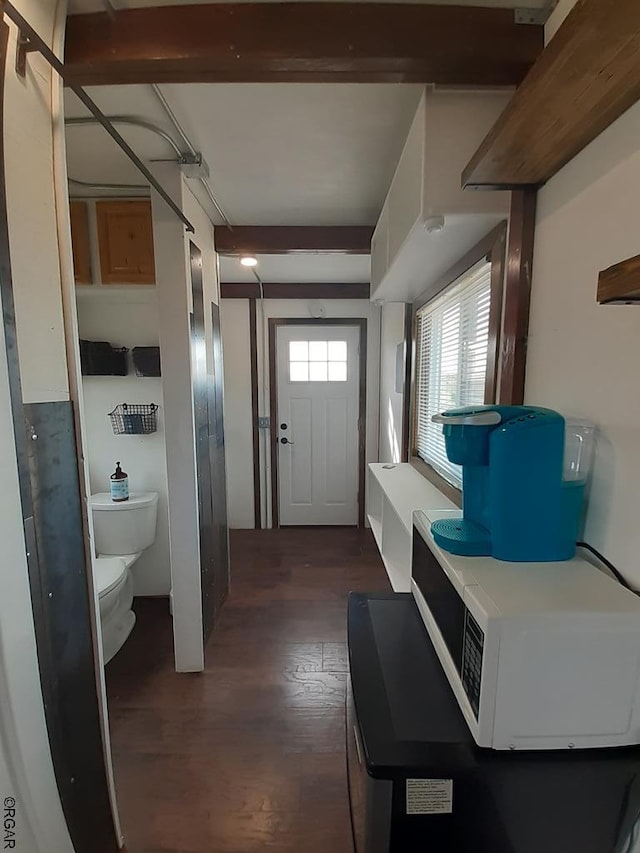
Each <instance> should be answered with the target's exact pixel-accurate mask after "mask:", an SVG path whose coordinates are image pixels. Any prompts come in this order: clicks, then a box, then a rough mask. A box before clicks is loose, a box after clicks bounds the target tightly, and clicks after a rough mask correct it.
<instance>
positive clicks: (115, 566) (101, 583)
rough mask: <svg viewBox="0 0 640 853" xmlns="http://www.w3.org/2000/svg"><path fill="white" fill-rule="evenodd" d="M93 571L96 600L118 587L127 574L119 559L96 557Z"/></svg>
mask: <svg viewBox="0 0 640 853" xmlns="http://www.w3.org/2000/svg"><path fill="white" fill-rule="evenodd" d="M95 571H96V585H97V587H98V598H101V597H102V596H103V595H106V594H107V593H108V592H111V590H112V589H113V588H114V587H116V586H118V584H119V583H120V581H121V580H122V579H123V578H124V576H125V575H126V573H127V567H126V564H125V562H124V560H121V559H120V557H97V558H96V560H95Z"/></svg>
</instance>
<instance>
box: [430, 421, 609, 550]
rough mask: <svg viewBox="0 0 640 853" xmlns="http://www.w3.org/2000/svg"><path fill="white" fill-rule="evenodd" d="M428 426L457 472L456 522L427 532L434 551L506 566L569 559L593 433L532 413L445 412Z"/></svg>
mask: <svg viewBox="0 0 640 853" xmlns="http://www.w3.org/2000/svg"><path fill="white" fill-rule="evenodd" d="M432 420H433V421H434V422H435V423H438V424H442V431H443V433H444V440H445V445H446V449H447V456H448V457H449V459H450V461H451V462H454V463H456V464H458V465H462V511H463V517H462V518H461V519H441V520H439V521H434V522H433V524H432V525H431V532H432V534H433V538H434V540H435V541H436V543H437V544H438V545H439V546H440V547H441V548H444V549H445V550H446V551H449V552H451V553H452V554H461V555H464V556H491V557H495V558H496V559H498V560H510V561H513V562H546V561H551V560H568V559H570V558H571V557H573V555H574V553H575V549H576V541H577V538H578V532H579V528H580V522H581V516H582V505H583V498H584V487H585V481H586V479H587V476H588V473H589V467H590V463H591V456H592V450H593V441H594V428H593V426H591V425H587V424H585V423H574V422H569V423H565V419H564V418H563V417H562V415H559V414H558V413H557V412H554V411H552V410H551V409H541V408H537V407H533V406H478V407H475V408H462V409H451V410H450V411H447V412H443V413H442V414H440V415H434V416H433V418H432Z"/></svg>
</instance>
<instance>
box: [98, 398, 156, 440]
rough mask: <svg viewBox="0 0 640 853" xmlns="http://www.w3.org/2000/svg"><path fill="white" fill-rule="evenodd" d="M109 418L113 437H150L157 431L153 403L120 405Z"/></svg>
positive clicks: (154, 405)
mask: <svg viewBox="0 0 640 853" xmlns="http://www.w3.org/2000/svg"><path fill="white" fill-rule="evenodd" d="M109 417H110V418H111V426H112V428H113V434H114V435H150V434H151V433H152V432H156V430H157V429H158V407H157V406H156V404H155V403H139V404H138V403H120V405H118V406H116V407H115V409H114V410H113V411H112V412H109Z"/></svg>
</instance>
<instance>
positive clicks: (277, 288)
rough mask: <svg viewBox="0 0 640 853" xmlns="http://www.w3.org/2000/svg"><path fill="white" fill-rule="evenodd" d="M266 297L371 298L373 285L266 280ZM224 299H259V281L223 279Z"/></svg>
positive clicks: (264, 291) (222, 294) (221, 291)
mask: <svg viewBox="0 0 640 853" xmlns="http://www.w3.org/2000/svg"><path fill="white" fill-rule="evenodd" d="M262 295H263V297H264V299H369V298H370V295H371V285H369V284H368V283H353V282H346V283H344V284H340V283H335V282H327V283H319V284H310V283H308V282H304V283H301V284H295V283H292V282H284V283H277V282H265V283H264V284H263V285H262ZM220 296H221V297H222V298H223V299H259V298H260V285H259V284H258V282H257V281H256V282H233V281H223V282H222V284H221V285H220Z"/></svg>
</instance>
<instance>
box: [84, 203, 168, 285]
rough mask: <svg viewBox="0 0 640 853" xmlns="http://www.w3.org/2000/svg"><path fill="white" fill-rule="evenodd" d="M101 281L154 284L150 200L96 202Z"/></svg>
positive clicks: (105, 282)
mask: <svg viewBox="0 0 640 853" xmlns="http://www.w3.org/2000/svg"><path fill="white" fill-rule="evenodd" d="M96 216H97V221H98V245H99V247H100V267H101V272H102V283H103V284H155V280H156V271H155V263H154V258H153V224H152V218H151V202H150V201H147V200H146V199H136V200H135V201H98V202H96Z"/></svg>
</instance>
